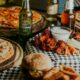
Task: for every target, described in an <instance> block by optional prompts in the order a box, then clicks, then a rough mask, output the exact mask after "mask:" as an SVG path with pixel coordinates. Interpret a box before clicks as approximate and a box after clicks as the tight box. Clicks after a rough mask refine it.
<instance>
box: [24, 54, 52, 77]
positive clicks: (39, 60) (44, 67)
mask: <svg viewBox="0 0 80 80" xmlns="http://www.w3.org/2000/svg"><path fill="white" fill-rule="evenodd" d="M24 64H25V65H24V66H25V68H26V70H27V71H28V73H29V74H30V75H31V76H32V77H33V78H39V77H42V76H43V75H44V73H46V72H47V71H49V70H50V69H51V68H52V67H53V66H52V62H51V59H50V58H49V56H48V55H46V54H43V53H32V54H28V55H26V56H25V58H24Z"/></svg>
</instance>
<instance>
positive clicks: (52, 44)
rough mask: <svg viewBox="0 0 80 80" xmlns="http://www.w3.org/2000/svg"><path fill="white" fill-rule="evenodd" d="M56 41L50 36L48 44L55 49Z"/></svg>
mask: <svg viewBox="0 0 80 80" xmlns="http://www.w3.org/2000/svg"><path fill="white" fill-rule="evenodd" d="M55 45H56V41H55V40H54V39H53V38H48V39H47V46H48V47H49V48H50V49H51V50H53V49H54V48H55Z"/></svg>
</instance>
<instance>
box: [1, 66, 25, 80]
mask: <svg viewBox="0 0 80 80" xmlns="http://www.w3.org/2000/svg"><path fill="white" fill-rule="evenodd" d="M21 76H22V71H21V68H20V67H13V68H10V69H8V70H4V71H3V72H0V80H23V79H21V78H22V77H21Z"/></svg>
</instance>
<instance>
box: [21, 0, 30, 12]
mask: <svg viewBox="0 0 80 80" xmlns="http://www.w3.org/2000/svg"><path fill="white" fill-rule="evenodd" d="M29 1H30V0H23V2H22V8H23V9H26V10H27V11H30V3H29Z"/></svg>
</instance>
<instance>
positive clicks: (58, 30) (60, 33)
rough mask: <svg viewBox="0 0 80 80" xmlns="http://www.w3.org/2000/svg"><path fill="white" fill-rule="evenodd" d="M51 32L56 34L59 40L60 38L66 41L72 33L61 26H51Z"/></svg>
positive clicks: (55, 36)
mask: <svg viewBox="0 0 80 80" xmlns="http://www.w3.org/2000/svg"><path fill="white" fill-rule="evenodd" d="M51 33H52V35H53V36H54V38H55V39H56V40H57V41H58V40H63V41H65V42H67V40H68V39H69V36H70V34H71V32H70V31H68V30H66V29H62V28H60V27H53V28H51Z"/></svg>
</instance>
